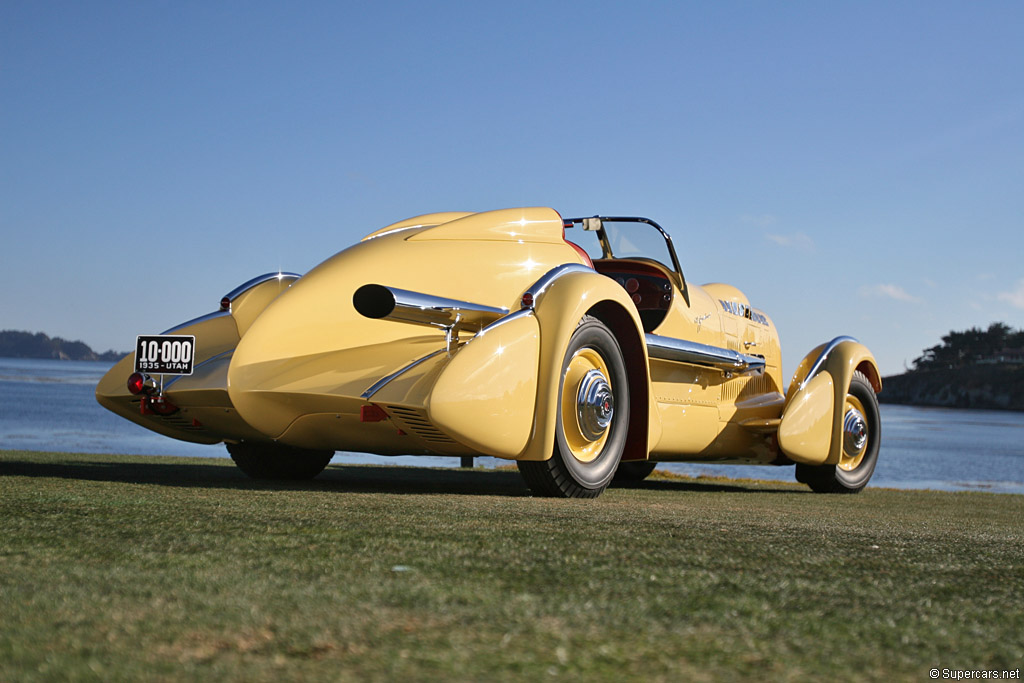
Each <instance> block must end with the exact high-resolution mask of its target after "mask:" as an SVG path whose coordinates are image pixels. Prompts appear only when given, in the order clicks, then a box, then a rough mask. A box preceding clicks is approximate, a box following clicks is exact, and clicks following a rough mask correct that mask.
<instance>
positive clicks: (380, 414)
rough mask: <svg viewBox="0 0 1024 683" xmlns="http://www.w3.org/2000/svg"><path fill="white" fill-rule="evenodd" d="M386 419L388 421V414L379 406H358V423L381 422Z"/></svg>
mask: <svg viewBox="0 0 1024 683" xmlns="http://www.w3.org/2000/svg"><path fill="white" fill-rule="evenodd" d="M386 419H388V414H387V413H385V412H384V409H383V408H381V407H380V406H375V405H373V404H372V403H371V404H370V405H368V406H359V421H360V422H383V421H384V420H386Z"/></svg>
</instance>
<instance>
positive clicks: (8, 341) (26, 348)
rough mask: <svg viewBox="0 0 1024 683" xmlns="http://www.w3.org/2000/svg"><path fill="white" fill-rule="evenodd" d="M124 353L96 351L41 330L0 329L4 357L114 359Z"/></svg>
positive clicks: (78, 342) (82, 343)
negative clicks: (34, 331)
mask: <svg viewBox="0 0 1024 683" xmlns="http://www.w3.org/2000/svg"><path fill="white" fill-rule="evenodd" d="M124 355H125V354H123V353H119V352H117V351H105V352H103V353H96V352H95V351H93V350H92V349H91V348H89V345H88V344H86V343H85V342H81V341H68V340H67V339H61V338H60V337H48V336H47V335H45V334H43V333H42V332H36V333H34V334H33V333H32V332H22V331H20V330H3V331H0V356H2V357H4V358H54V359H60V360H105V361H115V360H120V359H121V357H122V356H124Z"/></svg>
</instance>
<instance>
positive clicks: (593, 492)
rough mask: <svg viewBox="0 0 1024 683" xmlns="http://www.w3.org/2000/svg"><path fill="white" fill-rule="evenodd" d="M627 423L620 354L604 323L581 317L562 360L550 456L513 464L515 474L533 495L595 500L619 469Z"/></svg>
mask: <svg viewBox="0 0 1024 683" xmlns="http://www.w3.org/2000/svg"><path fill="white" fill-rule="evenodd" d="M628 420H629V387H628V384H627V380H626V364H625V362H624V361H623V358H622V350H621V349H620V348H619V344H618V342H617V341H615V337H614V336H612V333H611V331H610V330H609V329H608V328H607V327H606V326H605V325H604V323H602V322H601V321H599V320H597V319H596V318H592V317H590V316H585V317H584V318H583V320H582V321H580V324H579V326H578V327H577V328H576V330H575V332H573V335H572V337H571V338H570V339H569V348H568V349H567V350H566V352H565V357H564V359H563V361H562V372H561V384H560V386H559V388H558V414H557V419H556V425H555V448H554V452H553V453H552V455H551V458H549V459H548V460H545V461H543V462H529V461H522V460H520V461H518V462H517V463H516V464H517V465H518V467H519V471H520V473H522V475H523V478H524V479H525V480H526V483H527V484H528V485H529V487H530V489H531V490H532V491H533V492H534V493H535V494H536V495H539V496H552V497H559V498H596V497H597V496H599V495H600V494H601V492H602V491H604V490H605V488H607V487H608V483H609V482H611V480H612V477H613V476H614V474H615V470H616V468H617V467H618V465H619V459H620V458H621V457H622V450H623V448H624V447H625V444H626V429H627V426H628V424H627V423H628Z"/></svg>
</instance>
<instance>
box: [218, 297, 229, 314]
mask: <svg viewBox="0 0 1024 683" xmlns="http://www.w3.org/2000/svg"><path fill="white" fill-rule="evenodd" d="M220 310H222V311H230V310H231V299H229V298H227V297H224V298H223V299H221V300H220Z"/></svg>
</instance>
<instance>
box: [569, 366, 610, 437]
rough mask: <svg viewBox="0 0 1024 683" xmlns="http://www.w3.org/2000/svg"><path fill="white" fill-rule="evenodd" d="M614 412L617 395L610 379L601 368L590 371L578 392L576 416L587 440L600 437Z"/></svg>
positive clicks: (584, 377)
mask: <svg viewBox="0 0 1024 683" xmlns="http://www.w3.org/2000/svg"><path fill="white" fill-rule="evenodd" d="M614 413H615V397H614V396H613V395H612V388H611V385H609V384H608V380H607V379H605V376H604V375H603V374H602V373H601V371H600V370H590V371H588V372H587V374H586V375H584V376H583V380H582V381H581V382H580V386H579V389H578V390H577V392H576V417H577V418H578V420H579V425H580V432H581V433H582V435H583V436H584V438H586V439H587V441H597V440H598V439H600V438H601V436H602V435H603V434H604V433H605V431H607V429H608V425H609V424H611V421H612V415H613V414H614Z"/></svg>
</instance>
